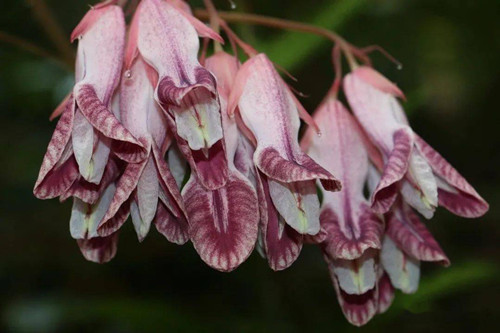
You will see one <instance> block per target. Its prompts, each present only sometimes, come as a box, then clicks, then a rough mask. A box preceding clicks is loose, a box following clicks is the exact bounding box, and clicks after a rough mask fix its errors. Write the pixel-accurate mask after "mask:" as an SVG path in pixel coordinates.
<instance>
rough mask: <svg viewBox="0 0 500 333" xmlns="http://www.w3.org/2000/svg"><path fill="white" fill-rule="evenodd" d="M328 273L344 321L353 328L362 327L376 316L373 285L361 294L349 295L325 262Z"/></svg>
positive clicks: (376, 306)
mask: <svg viewBox="0 0 500 333" xmlns="http://www.w3.org/2000/svg"><path fill="white" fill-rule="evenodd" d="M327 263H328V268H329V269H328V271H329V272H330V277H331V280H332V283H333V287H334V288H335V292H336V294H337V300H338V302H339V305H340V308H341V309H342V312H343V313H344V316H345V317H346V319H347V320H348V321H349V322H350V323H351V324H353V325H355V326H363V325H365V324H366V323H367V322H368V321H370V319H372V318H373V316H375V314H377V310H378V296H379V295H378V290H377V285H376V284H374V285H373V288H372V289H368V290H367V291H366V292H365V293H362V294H349V293H347V292H345V291H344V290H342V288H341V284H340V282H339V277H338V276H337V274H336V273H335V272H334V264H333V263H332V262H330V261H329V260H327ZM355 275H357V274H355Z"/></svg>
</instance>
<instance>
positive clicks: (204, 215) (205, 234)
mask: <svg viewBox="0 0 500 333" xmlns="http://www.w3.org/2000/svg"><path fill="white" fill-rule="evenodd" d="M206 66H207V69H209V70H210V71H211V72H212V73H213V74H214V75H215V77H216V78H217V83H218V84H217V89H218V93H219V97H220V104H221V114H222V125H223V129H224V142H223V144H224V145H225V152H226V158H227V161H228V180H227V182H226V184H225V185H224V186H222V187H220V188H218V189H215V190H210V189H206V188H205V187H204V186H203V185H202V184H201V182H200V180H199V178H198V176H197V174H196V173H192V174H191V177H190V179H189V181H188V182H187V184H186V185H185V187H184V188H183V190H182V196H183V198H184V202H185V203H186V211H187V214H188V217H189V234H190V238H191V241H192V242H193V245H194V248H195V249H196V251H197V252H198V254H199V255H200V257H201V259H202V260H203V261H205V262H206V263H207V264H208V265H209V266H211V267H213V268H215V269H217V270H220V271H226V272H227V271H231V270H234V269H235V268H236V267H238V266H239V265H240V264H241V263H242V262H243V261H245V260H246V259H247V258H248V256H249V255H250V253H251V252H252V250H253V248H254V246H255V242H256V241H257V230H258V224H259V213H258V203H257V194H256V192H255V189H254V188H253V186H252V184H251V183H250V181H249V180H248V179H247V178H246V177H245V176H244V175H243V174H242V173H241V172H240V171H239V170H238V169H237V168H236V166H235V165H234V159H235V155H236V150H237V148H238V144H239V143H240V139H239V136H240V133H239V131H238V128H237V125H236V120H235V119H234V118H229V116H228V114H227V100H228V98H229V94H230V91H231V88H232V86H233V84H234V78H235V76H236V73H237V71H238V67H237V66H238V61H237V59H236V58H235V57H233V56H231V55H229V54H227V53H224V52H218V53H216V54H214V55H213V56H211V57H210V58H208V59H207V60H206Z"/></svg>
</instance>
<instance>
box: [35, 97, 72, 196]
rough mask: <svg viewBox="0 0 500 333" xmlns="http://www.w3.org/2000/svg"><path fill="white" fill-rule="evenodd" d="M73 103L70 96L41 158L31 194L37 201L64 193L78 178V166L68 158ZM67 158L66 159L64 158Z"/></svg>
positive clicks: (70, 150) (70, 147)
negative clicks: (40, 164)
mask: <svg viewBox="0 0 500 333" xmlns="http://www.w3.org/2000/svg"><path fill="white" fill-rule="evenodd" d="M74 115H75V111H74V101H73V97H72V96H71V97H70V99H69V102H68V103H66V107H65V109H64V112H63V113H62V115H61V118H59V121H58V122H57V125H56V128H55V129H54V133H53V134H52V138H51V139H50V142H49V146H48V147H47V152H46V153H45V156H44V158H43V162H42V166H41V167H40V172H39V174H38V179H37V181H36V183H35V187H34V189H33V194H34V195H35V196H36V197H37V198H39V199H51V198H55V197H57V196H59V195H61V194H62V193H64V192H66V191H67V190H68V189H69V188H70V186H71V185H72V184H73V182H74V181H75V180H76V179H77V177H78V165H77V163H76V160H75V159H74V157H70V156H71V154H72V152H73V150H72V146H71V142H70V139H71V131H72V128H73V122H74ZM65 156H67V158H64V157H65Z"/></svg>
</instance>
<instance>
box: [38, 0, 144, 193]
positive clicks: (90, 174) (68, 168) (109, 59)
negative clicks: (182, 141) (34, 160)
mask: <svg viewBox="0 0 500 333" xmlns="http://www.w3.org/2000/svg"><path fill="white" fill-rule="evenodd" d="M75 38H78V39H79V44H78V57H77V64H76V67H77V68H76V84H75V87H74V89H73V94H72V95H70V97H69V98H68V100H67V101H66V103H65V107H64V109H63V110H64V111H63V113H62V115H61V118H60V119H59V121H58V123H57V126H56V129H55V130H54V134H53V136H52V139H51V141H50V143H49V146H48V148H47V153H46V154H45V157H44V160H43V162H42V166H41V168H40V173H39V175H38V179H37V182H36V184H35V188H34V191H33V192H34V194H35V196H37V197H38V198H41V199H49V198H54V197H57V196H60V195H63V194H64V193H65V192H66V191H67V190H69V189H70V187H71V186H72V185H73V184H74V183H75V182H76V181H78V180H79V179H80V178H82V181H86V182H88V183H92V184H97V185H98V184H100V182H101V180H102V178H103V174H104V172H105V170H106V165H107V162H108V156H109V155H110V152H113V153H114V154H115V155H117V156H118V157H119V158H121V159H123V160H126V161H130V162H133V161H138V160H141V159H143V158H144V156H143V154H144V149H143V148H142V146H141V144H140V143H139V142H138V141H137V140H136V139H135V138H134V137H133V136H132V134H130V132H129V131H128V130H127V129H126V128H125V127H123V125H122V124H121V123H120V122H119V120H118V119H117V118H116V116H115V114H114V113H113V111H112V110H111V109H110V106H111V100H112V97H113V93H114V90H115V88H116V86H117V84H118V81H119V75H120V71H121V64H122V59H123V55H122V53H123V45H124V42H125V22H124V18H123V13H122V10H121V9H120V8H119V7H117V6H113V5H107V6H100V7H98V8H95V9H91V10H90V11H89V12H88V13H87V15H85V17H84V18H83V20H82V21H81V22H80V24H79V25H78V26H77V27H76V28H75V30H74V31H73V34H72V39H75ZM84 184H85V182H84ZM82 186H85V185H82ZM91 201H94V200H91Z"/></svg>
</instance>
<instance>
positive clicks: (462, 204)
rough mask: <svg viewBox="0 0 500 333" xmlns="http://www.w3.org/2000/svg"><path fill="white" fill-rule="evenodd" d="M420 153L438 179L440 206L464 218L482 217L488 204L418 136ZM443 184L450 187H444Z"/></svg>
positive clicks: (417, 142)
mask: <svg viewBox="0 0 500 333" xmlns="http://www.w3.org/2000/svg"><path fill="white" fill-rule="evenodd" d="M416 144H417V149H418V151H419V152H420V153H421V154H422V156H423V157H424V158H425V159H426V160H427V162H428V163H429V164H430V166H431V168H432V170H433V171H434V174H435V175H437V176H438V177H439V179H438V186H439V189H438V199H439V205H441V206H443V207H445V208H446V209H448V210H449V211H450V212H452V213H454V214H456V215H459V216H462V217H468V218H473V217H480V216H482V215H484V214H485V213H486V212H487V211H488V209H489V205H488V203H487V202H486V201H485V200H484V199H483V198H482V197H481V196H480V195H479V194H478V193H477V192H476V190H474V188H473V187H472V186H471V185H470V184H469V183H468V182H467V181H466V180H465V178H463V177H462V176H461V175H460V174H459V173H458V171H457V170H455V169H454V168H453V167H452V166H451V165H450V164H449V163H448V162H447V161H446V160H445V159H444V158H443V157H442V156H441V155H440V154H439V153H438V152H437V151H435V150H434V149H433V148H432V147H431V146H430V145H429V144H427V143H426V142H425V141H424V140H423V139H422V138H421V137H419V136H416ZM442 183H445V184H447V185H448V186H443V184H442Z"/></svg>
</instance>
